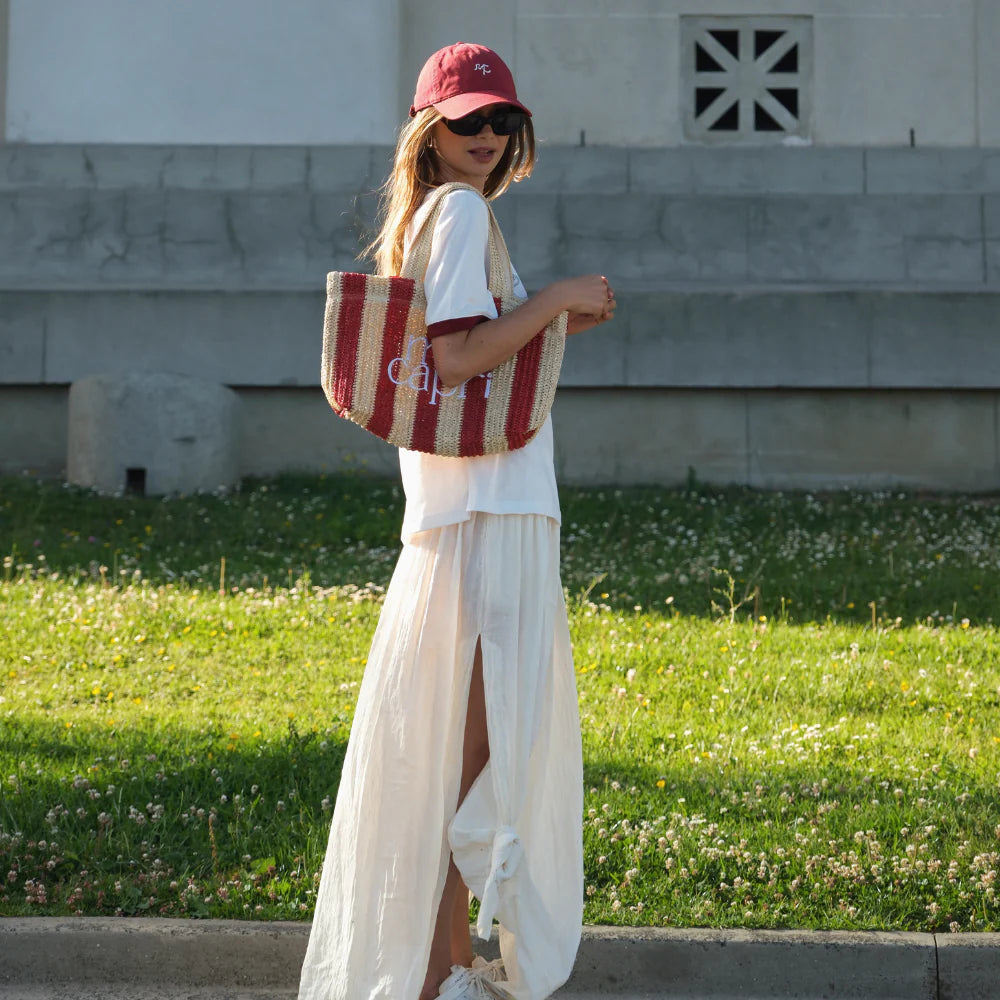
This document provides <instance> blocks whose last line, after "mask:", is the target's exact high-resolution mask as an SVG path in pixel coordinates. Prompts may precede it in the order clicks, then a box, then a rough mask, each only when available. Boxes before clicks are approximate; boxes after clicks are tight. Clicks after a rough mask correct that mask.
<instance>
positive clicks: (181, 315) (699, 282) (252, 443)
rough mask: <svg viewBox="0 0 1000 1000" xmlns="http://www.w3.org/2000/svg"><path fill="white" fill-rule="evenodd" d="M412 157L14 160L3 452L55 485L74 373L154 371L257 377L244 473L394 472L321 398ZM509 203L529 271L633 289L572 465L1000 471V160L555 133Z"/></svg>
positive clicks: (70, 150)
mask: <svg viewBox="0 0 1000 1000" xmlns="http://www.w3.org/2000/svg"><path fill="white" fill-rule="evenodd" d="M388 156H389V150H388V149H387V148H385V147H368V146H359V147H283V148H273V147H271V148H268V147H232V146H225V147H207V146H200V147H148V146H141V147H124V146H87V147H80V146H69V145H56V146H50V145H22V146H13V145H10V146H7V147H6V148H4V149H2V150H0V470H3V471H16V470H18V469H21V468H25V467H31V468H36V469H38V470H40V471H43V472H47V473H52V474H58V473H59V471H60V470H61V469H62V468H63V467H64V465H65V461H66V435H65V419H66V409H65V397H66V393H67V387H68V385H69V384H70V383H71V382H73V381H75V380H77V379H80V378H83V377H85V376H87V375H90V374H95V373H98V372H115V371H125V370H135V369H145V370H154V371H156V370H162V371H173V372H179V373H181V374H185V373H186V374H194V375H200V376H203V377H207V378H211V379H215V380H217V381H219V382H222V383H225V384H227V385H230V386H233V387H234V388H236V389H237V391H238V392H239V394H240V396H241V398H242V400H243V403H244V406H243V412H244V425H243V429H242V445H241V469H242V471H243V472H244V473H256V474H262V473H270V472H275V471H279V470H281V469H283V468H336V467H338V466H340V465H344V464H347V465H352V464H357V463H367V464H368V466H369V467H370V468H373V469H375V470H377V471H381V472H388V473H392V472H393V470H394V468H395V460H394V455H393V453H392V451H391V449H388V448H387V447H384V446H382V445H380V444H379V443H378V442H377V441H376V440H375V439H374V438H371V437H370V436H369V435H366V434H365V433H364V432H363V431H361V430H359V429H357V428H355V427H353V425H349V424H347V423H345V422H343V421H339V420H337V419H336V418H334V417H333V415H332V414H331V413H330V411H329V409H328V407H327V406H326V403H325V401H324V399H323V397H322V393H321V392H320V391H319V389H318V388H317V382H318V367H319V365H318V361H319V349H320V330H321V320H322V309H323V293H322V288H323V279H324V276H325V273H326V271H327V270H329V269H332V268H338V269H355V268H357V267H358V265H357V262H356V261H355V260H354V254H355V252H356V249H357V246H358V235H359V231H360V229H361V228H362V227H363V226H364V224H365V221H366V220H367V219H369V218H370V214H371V211H372V208H373V197H372V195H371V192H372V190H373V189H374V187H375V186H376V185H377V184H378V183H379V181H380V180H381V177H382V173H383V171H384V169H385V167H386V164H387V163H388ZM497 209H498V212H499V214H500V216H501V219H502V222H503V225H504V229H505V232H506V234H507V236H508V238H509V243H510V245H511V249H512V253H513V256H514V260H515V262H516V263H517V264H518V267H519V270H520V272H521V273H522V275H523V277H524V278H525V281H526V283H527V284H528V286H529V288H537V287H538V286H539V285H541V284H542V283H544V282H546V281H548V280H552V279H554V278H559V277H563V276H566V275H568V274H573V273H576V272H577V271H578V270H581V269H583V270H601V271H605V272H607V273H608V274H609V275H610V276H611V278H612V280H613V281H614V282H615V285H616V287H617V288H618V290H619V300H620V312H619V316H618V318H617V320H616V322H615V324H614V325H613V326H611V327H608V328H606V329H605V330H602V331H601V332H599V333H593V334H589V335H584V336H581V337H580V338H578V339H575V340H573V341H571V342H570V344H569V348H568V351H567V358H566V363H565V366H564V371H563V379H562V388H561V390H560V397H559V401H558V403H557V407H556V410H555V417H554V419H555V425H556V436H557V449H558V454H559V458H558V463H559V464H558V468H559V474H560V477H561V478H562V479H563V481H566V482H604V481H609V480H611V481H620V482H643V481H660V482H679V481H682V480H683V479H684V478H685V477H686V476H687V473H688V468H689V467H693V468H694V470H695V474H696V475H697V476H698V477H699V478H701V479H703V480H706V481H709V482H720V483H728V482H740V483H749V484H753V485H758V486H770V487H792V486H802V487H809V488H819V487H822V486H838V485H847V484H855V485H867V486H873V485H906V486H920V487H928V488H934V489H959V488H961V489H998V488H1000V472H998V469H1000V465H998V452H1000V447H998V426H997V413H998V395H1000V150H992V151H991V150H973V149H955V150H927V149H919V148H918V149H913V150H910V149H900V150H890V149H882V150H878V149H867V150H866V149H776V148H772V149H759V148H758V149H745V150H723V149H705V148H687V149H662V150H643V149H631V150H628V149H615V148H597V147H587V148H582V149H581V148H579V147H548V148H546V149H545V150H544V151H543V154H542V156H541V158H540V160H539V167H538V171H537V175H536V176H535V177H534V178H532V179H531V181H529V182H527V183H526V184H524V185H519V186H517V187H516V188H515V189H514V190H513V191H512V192H511V193H510V194H508V195H506V196H505V197H504V198H503V199H501V201H500V202H498V203H497ZM635 427H642V428H643V434H642V435H641V436H637V435H636V434H635V433H633V429H634V428H635Z"/></svg>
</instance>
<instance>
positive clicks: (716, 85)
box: [681, 17, 813, 143]
mask: <svg viewBox="0 0 1000 1000" xmlns="http://www.w3.org/2000/svg"><path fill="white" fill-rule="evenodd" d="M681 45H682V47H683V56H682V59H681V72H682V74H683V82H684V86H683V88H682V93H683V94H684V99H685V101H686V106H685V108H684V134H685V136H686V138H688V139H694V140H697V141H699V142H722V143H725V142H739V143H766V142H776V141H777V142H782V141H784V140H786V139H787V137H788V136H797V137H799V138H802V139H807V138H808V137H809V135H810V126H811V119H812V87H811V81H812V61H813V46H812V18H811V17H682V18H681Z"/></svg>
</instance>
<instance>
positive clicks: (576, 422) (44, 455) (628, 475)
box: [0, 386, 1000, 491]
mask: <svg viewBox="0 0 1000 1000" xmlns="http://www.w3.org/2000/svg"><path fill="white" fill-rule="evenodd" d="M239 396H240V400H241V404H242V405H241V410H242V411H243V415H244V416H243V432H242V441H241V446H240V470H241V472H242V474H244V475H258V476H259V475H271V474H274V473H278V472H283V471H288V470H291V469H306V470H312V471H316V472H318V471H328V470H337V469H363V470H366V471H369V472H373V473H377V474H379V475H386V476H396V475H398V461H397V458H396V452H395V450H394V449H393V448H390V447H389V446H388V445H386V444H384V443H383V442H381V441H379V440H378V439H377V438H374V437H372V435H370V434H368V433H366V432H365V431H363V430H361V429H360V428H359V427H355V426H354V425H353V424H350V423H348V422H347V421H345V420H340V419H339V418H337V417H336V416H335V415H334V414H333V413H332V412H331V411H330V408H329V407H328V406H327V404H326V400H325V399H324V398H323V394H322V392H321V391H320V390H318V389H305V388H302V389H251V388H247V389H240V390H239ZM67 397H68V390H67V389H66V388H65V387H56V386H53V387H23V386H22V387H8V388H5V389H3V390H0V473H3V472H19V471H21V470H30V471H31V472H33V473H35V474H40V475H47V476H60V475H62V474H64V471H65V467H66V400H67ZM552 417H553V424H554V429H555V451H556V475H557V477H558V479H559V481H560V482H561V483H567V484H569V483H576V484H590V485H596V484H602V483H616V484H622V485H624V484H643V483H662V484H665V485H678V484H681V483H684V482H685V481H686V480H687V479H688V476H689V474H690V473H692V472H693V474H694V475H695V477H696V478H697V479H698V480H699V481H700V482H706V483H710V484H721V485H724V484H729V483H739V484H743V485H748V486H753V487H759V488H762V489H814V490H817V489H840V488H844V487H853V488H862V489H863V488H882V487H899V488H906V489H932V490H966V491H996V490H998V489H1000V391H997V390H992V391H984V392H975V393H969V392H955V391H937V392H935V391H914V390H906V391H895V392H877V393H876V392H870V391H868V392H859V391H853V390H848V391H829V390H824V391H808V392H804V391H796V390H788V389H769V390H734V389H710V390H692V389H569V388H567V389H560V390H559V393H558V394H557V398H556V403H555V407H554V408H553V411H552ZM635 428H642V433H641V434H637V433H635Z"/></svg>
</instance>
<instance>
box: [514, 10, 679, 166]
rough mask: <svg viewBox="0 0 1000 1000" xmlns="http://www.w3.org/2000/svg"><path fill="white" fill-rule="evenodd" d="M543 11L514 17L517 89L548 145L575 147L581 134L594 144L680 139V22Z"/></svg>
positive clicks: (653, 143) (665, 142)
mask: <svg viewBox="0 0 1000 1000" xmlns="http://www.w3.org/2000/svg"><path fill="white" fill-rule="evenodd" d="M538 13H539V12H537V11H536V10H534V9H532V10H531V11H530V12H529V11H527V10H525V9H524V7H523V5H522V8H521V10H519V11H518V13H517V15H516V27H515V31H516V36H517V49H518V51H517V74H518V75H517V86H518V93H519V94H522V95H524V96H525V99H526V100H527V102H528V106H529V107H530V108H531V110H532V112H533V113H534V115H535V120H536V121H537V122H538V123H539V126H538V127H539V129H540V130H542V129H543V127H544V134H545V136H546V138H547V139H548V141H550V142H552V143H553V144H557V143H563V144H566V145H576V144H578V143H579V141H580V133H581V131H583V132H585V133H586V142H587V143H589V144H591V145H615V144H619V145H625V144H629V145H637V146H660V145H673V144H674V143H676V142H677V141H678V138H679V136H680V117H679V108H680V100H679V95H678V91H677V85H678V81H679V79H680V72H679V57H680V47H679V46H678V44H677V19H676V17H672V18H664V17H608V16H607V12H606V10H601V11H600V13H596V14H588V13H585V12H583V11H578V10H577V9H576V8H575V7H574V8H572V9H569V8H567V7H565V6H564V7H563V8H562V9H561V10H560V11H559V12H558V13H551V14H549V13H547V14H544V15H541V16H538ZM597 39H599V43H598V42H596V40H597ZM529 94H530V95H531V97H530V99H528V97H527V95H529ZM638 94H641V95H642V99H641V100H636V99H635V97H636V95H638ZM609 95H614V99H612V100H609V99H608V97H609ZM626 95H628V99H626Z"/></svg>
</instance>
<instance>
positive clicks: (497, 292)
mask: <svg viewBox="0 0 1000 1000" xmlns="http://www.w3.org/2000/svg"><path fill="white" fill-rule="evenodd" d="M456 189H467V190H469V191H475V192H476V194H479V192H478V191H476V189H475V188H473V187H471V186H469V185H467V184H458V183H451V184H443V185H441V187H439V188H437V189H436V190H435V192H434V193H433V194H432V195H431V197H432V198H433V199H434V202H433V204H432V207H431V210H430V211H429V212H428V214H427V217H426V219H425V221H424V224H423V226H422V227H421V229H420V232H419V233H418V234H417V237H416V239H415V240H414V242H413V246H412V247H411V248H410V252H409V253H408V254H407V256H406V259H405V260H404V262H403V268H402V270H403V273H402V274H401V275H400V276H398V277H389V278H385V277H379V276H377V275H370V274H354V273H349V272H343V271H331V272H330V273H329V274H328V275H327V279H326V314H325V318H324V325H323V360H322V370H321V382H322V385H323V391H324V392H325V393H326V397H327V399H328V400H329V402H330V406H331V407H333V409H334V411H335V412H336V413H337V414H339V415H340V416H341V417H344V418H346V419H347V420H351V421H353V422H354V423H356V424H359V425H360V426H361V427H364V428H365V430H368V431H371V433H373V434H375V435H377V436H378V437H380V438H382V439H384V440H385V441H388V442H389V443H390V444H392V445H395V446H396V447H398V448H409V449H411V450H414V451H424V452H431V453H433V454H436V455H448V456H453V457H470V456H475V455H488V454H496V453H499V452H505V451H513V450H514V449H516V448H521V447H523V446H524V445H526V444H527V443H528V442H529V441H530V440H531V439H532V438H533V437H534V436H535V434H536V433H537V432H538V430H539V428H540V427H541V426H542V424H543V423H544V422H545V418H546V417H547V416H548V413H549V410H551V408H552V403H553V400H554V399H555V393H556V385H557V383H558V381H559V370H560V367H561V366H562V357H563V350H564V348H565V345H566V323H567V314H566V313H565V312H564V313H561V314H560V315H559V316H557V317H556V318H555V319H554V320H553V321H552V322H551V323H550V324H549V325H548V326H547V327H546V328H545V329H544V330H541V331H539V333H538V334H537V335H536V336H535V337H534V338H533V339H532V340H530V341H529V342H528V343H527V344H525V346H524V347H522V348H521V350H519V351H518V352H517V354H515V355H514V356H513V357H511V358H508V359H507V361H505V362H503V363H502V364H500V365H498V366H497V367H496V368H494V369H493V370H492V371H491V372H488V373H486V374H485V375H477V376H476V377H475V378H471V379H469V381H468V382H464V383H463V384H462V385H460V386H456V387H454V388H451V389H444V388H442V386H441V381H440V379H439V378H438V375H437V372H436V371H435V369H434V354H433V351H432V350H431V349H430V341H429V340H428V339H427V327H426V323H425V320H424V316H425V312H426V308H427V302H426V299H425V298H424V287H423V278H424V274H425V273H426V271H427V264H428V261H429V259H430V253H431V241H432V238H433V234H434V224H435V222H436V221H437V217H438V215H439V213H440V211H441V205H442V201H443V199H444V196H445V195H446V194H448V193H449V192H450V191H454V190H456ZM480 197H481V195H480ZM487 207H488V208H489V204H488V203H487ZM489 256H490V271H489V281H488V287H489V289H490V292H491V293H492V295H493V298H494V301H495V302H496V304H497V310H498V311H499V313H500V314H501V315H503V314H505V313H509V312H511V311H512V310H514V309H516V308H517V307H518V306H519V305H521V303H522V302H523V301H524V300H523V299H519V298H517V297H516V296H515V295H514V281H513V274H512V271H511V263H510V255H509V253H508V251H507V244H506V243H505V242H504V238H503V234H502V233H501V232H500V227H499V225H498V224H497V221H496V217H495V216H494V215H493V210H492V209H490V235H489Z"/></svg>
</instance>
